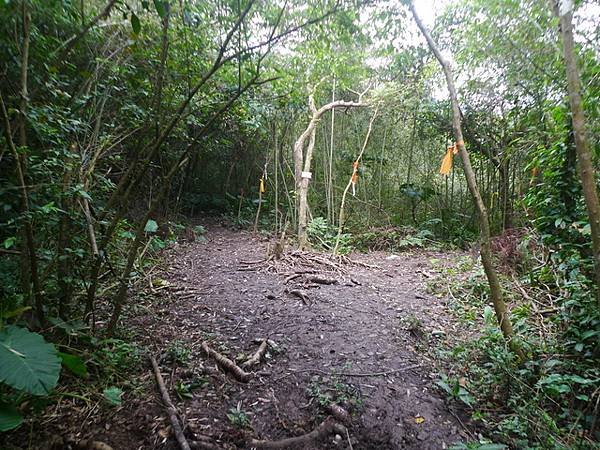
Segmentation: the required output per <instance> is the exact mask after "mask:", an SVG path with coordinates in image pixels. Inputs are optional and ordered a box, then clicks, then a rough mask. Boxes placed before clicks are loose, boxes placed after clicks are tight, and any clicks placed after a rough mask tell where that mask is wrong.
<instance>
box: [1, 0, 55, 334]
mask: <svg viewBox="0 0 600 450" xmlns="http://www.w3.org/2000/svg"><path fill="white" fill-rule="evenodd" d="M21 6H22V21H23V42H22V45H21V92H20V96H21V100H20V102H19V117H18V122H17V124H18V132H19V147H21V148H25V147H27V109H28V107H29V94H28V90H27V87H28V71H29V41H30V28H31V12H30V10H29V2H28V0H22V5H21ZM0 103H1V109H2V117H3V119H4V131H5V133H6V141H7V143H8V146H9V148H10V149H11V152H12V154H13V157H14V158H15V164H16V167H17V177H18V179H19V184H20V188H21V204H22V210H23V214H25V216H26V217H25V223H24V229H23V230H24V231H23V239H24V241H25V247H24V248H23V251H22V252H21V255H22V260H21V271H22V275H21V276H22V279H23V280H22V287H23V295H25V296H26V297H28V296H29V292H30V289H29V287H30V282H31V284H32V285H33V303H34V305H35V312H36V317H37V319H38V321H39V322H40V324H42V325H44V323H45V315H44V308H43V300H42V286H41V284H40V279H39V274H38V261H37V249H36V245H35V240H34V234H33V224H32V221H31V215H30V208H29V190H28V188H27V182H26V180H25V177H26V171H27V162H26V158H25V155H24V154H23V153H19V152H18V151H17V148H16V147H15V143H14V141H13V138H12V131H11V127H10V120H9V118H8V112H7V110H6V105H5V104H4V99H2V98H1V97H0Z"/></svg>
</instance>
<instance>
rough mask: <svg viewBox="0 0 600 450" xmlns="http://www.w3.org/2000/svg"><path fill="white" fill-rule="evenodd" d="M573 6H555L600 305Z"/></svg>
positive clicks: (595, 214) (598, 224) (599, 259)
mask: <svg viewBox="0 0 600 450" xmlns="http://www.w3.org/2000/svg"><path fill="white" fill-rule="evenodd" d="M573 6H574V5H573V1H572V0H559V1H558V2H555V3H554V10H555V11H556V13H557V14H558V17H559V18H560V32H561V35H562V40H563V57H564V60H565V66H566V69H567V90H568V92H569V103H570V105H571V118H572V121H573V132H574V134H575V150H576V151H577V162H578V166H579V176H580V178H581V184H582V186H583V196H584V198H585V205H586V207H587V213H588V217H589V220H590V230H591V234H592V246H593V251H594V263H595V269H596V300H597V301H598V306H600V204H599V202H598V188H597V184H596V172H595V170H594V164H593V160H592V153H591V152H590V149H589V145H588V140H587V136H586V119H585V112H584V110H583V104H582V100H581V80H580V77H579V69H578V67H577V56H576V54H575V41H574V39H573Z"/></svg>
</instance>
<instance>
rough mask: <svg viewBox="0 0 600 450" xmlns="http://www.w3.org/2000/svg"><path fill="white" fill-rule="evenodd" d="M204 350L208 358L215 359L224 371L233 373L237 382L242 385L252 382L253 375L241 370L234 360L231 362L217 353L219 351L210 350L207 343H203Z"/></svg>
mask: <svg viewBox="0 0 600 450" xmlns="http://www.w3.org/2000/svg"><path fill="white" fill-rule="evenodd" d="M202 350H204V352H205V353H206V354H207V355H208V356H210V357H211V358H213V359H214V360H215V361H216V362H217V364H218V365H219V367H221V368H222V369H223V370H225V371H227V372H229V373H231V375H233V377H234V378H235V379H236V380H238V381H241V382H242V383H247V382H248V381H250V378H252V374H251V373H248V372H244V370H243V369H241V368H240V367H239V366H238V365H237V364H236V363H234V362H233V361H232V360H230V359H229V358H227V357H226V356H223V355H221V354H220V353H219V352H217V351H215V350H213V349H212V348H210V347H209V346H208V343H207V342H206V341H205V342H203V343H202Z"/></svg>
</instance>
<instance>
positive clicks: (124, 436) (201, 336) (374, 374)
mask: <svg viewBox="0 0 600 450" xmlns="http://www.w3.org/2000/svg"><path fill="white" fill-rule="evenodd" d="M207 228H208V232H207V234H206V235H205V238H206V239H205V240H204V241H202V242H199V241H196V242H193V243H186V244H182V245H177V246H175V247H173V248H170V249H168V250H166V251H165V252H166V254H165V260H164V265H163V267H162V268H161V269H157V270H155V271H154V273H153V275H151V277H150V279H149V280H148V284H147V286H146V287H145V288H144V289H145V290H146V291H147V292H146V294H147V295H145V294H144V292H143V291H144V289H142V292H140V293H139V294H138V298H137V300H136V304H135V307H132V308H130V311H129V318H128V319H126V328H127V329H129V330H130V331H131V333H132V334H133V335H136V334H137V337H136V339H137V340H138V342H139V343H140V344H141V345H145V346H147V348H150V349H152V350H151V351H152V352H153V354H154V356H155V357H156V359H157V360H158V364H159V366H160V367H161V371H162V375H163V377H164V379H165V383H166V386H167V388H168V389H169V392H170V395H171V398H172V399H173V401H174V403H175V404H176V407H177V409H178V411H179V413H180V415H181V417H182V418H183V421H184V425H185V433H186V435H187V437H188V438H189V439H190V440H194V439H197V438H198V437H199V436H202V437H203V439H205V440H207V441H210V442H212V443H214V444H216V445H218V448H223V449H226V448H232V449H233V448H250V446H249V444H247V442H248V439H250V438H255V439H265V440H278V439H283V438H287V437H292V436H298V435H302V434H304V433H308V432H310V431H311V430H314V429H315V428H317V427H318V425H319V424H320V423H322V422H323V421H324V420H325V418H327V416H329V415H330V414H331V413H332V411H333V414H334V416H335V417H337V418H338V419H341V421H342V422H344V424H345V425H346V426H347V428H346V429H347V433H345V434H344V435H341V432H340V431H339V430H338V431H337V432H333V433H331V434H329V435H328V436H326V437H325V438H323V439H321V440H319V441H310V442H308V441H307V443H305V444H303V445H302V446H300V447H294V448H306V449H312V448H314V449H334V448H336V449H354V450H359V449H365V450H366V449H423V450H426V449H445V448H451V447H452V445H453V444H456V443H459V442H466V441H469V440H471V439H470V437H472V434H471V431H469V428H470V426H471V425H469V422H468V420H467V419H466V418H465V417H464V415H463V414H462V413H461V412H460V411H459V410H456V409H453V407H452V406H451V405H449V404H447V403H446V401H445V395H444V393H442V392H441V391H440V389H438V388H437V387H436V386H435V381H436V380H438V379H439V377H440V367H439V362H438V361H436V358H435V356H434V355H435V351H434V350H435V348H437V347H438V346H439V345H441V342H442V341H447V340H452V339H455V337H456V335H460V334H461V333H462V331H461V330H460V326H458V325H457V324H456V322H455V321H454V320H453V319H452V317H451V316H450V314H449V312H448V309H447V305H446V304H445V300H444V299H441V298H438V297H436V296H432V295H430V294H428V293H427V288H426V285H427V283H428V281H429V280H430V279H431V278H433V277H435V271H436V270H437V269H436V267H437V268H439V266H440V261H442V265H444V264H446V265H451V264H453V261H454V258H456V257H458V254H453V253H448V252H444V253H442V252H434V251H424V250H419V251H414V252H405V253H399V254H396V255H390V254H388V253H384V252H371V253H367V254H353V255H349V257H348V258H344V260H342V261H340V262H336V260H333V259H331V258H327V256H326V255H323V254H318V253H302V254H300V253H298V252H294V250H293V249H291V248H288V249H286V252H285V253H284V255H285V256H284V257H283V258H282V259H281V260H271V261H268V262H265V261H264V259H265V255H267V251H268V248H267V247H269V246H272V241H269V240H268V239H266V238H264V239H262V238H260V237H258V236H256V235H253V234H251V233H248V232H243V231H234V230H231V229H228V228H225V227H221V226H218V225H211V226H208V227H207ZM259 261H262V262H259ZM432 261H435V262H436V264H432ZM332 281H335V283H332V284H324V283H330V282H332ZM294 291H296V292H298V293H299V294H298V295H300V296H298V295H296V294H293V292H294ZM302 294H304V295H305V297H304V298H301V295H302ZM264 339H269V340H270V341H269V342H270V345H269V347H268V351H267V353H266V355H265V356H266V357H265V358H264V359H263V361H262V362H261V363H260V364H258V365H256V366H254V367H251V368H250V369H247V370H249V371H253V372H254V375H253V377H252V378H251V379H250V381H249V382H247V383H242V382H238V381H236V380H235V379H234V378H233V377H232V376H231V374H228V373H225V372H223V371H219V370H217V369H216V364H215V360H214V359H209V358H207V356H206V354H205V352H204V351H203V350H202V348H201V344H202V342H204V341H206V342H208V343H209V345H210V346H211V348H213V349H215V350H217V351H219V352H220V353H222V354H223V355H225V356H228V357H229V358H231V359H232V360H235V359H236V358H237V359H238V361H239V362H240V364H241V361H243V358H244V355H245V357H247V356H249V355H252V354H253V353H254V352H255V351H256V350H257V349H258V347H259V344H260V343H261V341H262V340H264ZM73 402H75V401H73ZM331 404H336V405H338V406H340V407H342V408H343V410H345V411H346V412H348V414H349V417H344V415H343V411H342V415H341V416H340V414H339V410H337V413H336V410H334V409H332V408H331V406H330V405H331ZM84 412H85V417H83V414H84ZM47 422H48V423H49V424H52V423H54V433H55V434H63V435H64V434H65V433H75V434H76V435H77V436H78V437H79V439H81V438H93V439H96V440H99V441H103V442H105V443H107V444H109V445H111V446H112V448H113V449H115V450H117V449H149V448H153V449H175V448H177V444H176V442H175V440H174V438H173V436H172V433H171V428H170V424H169V420H168V416H167V414H166V412H165V408H164V406H163V404H162V401H161V399H160V394H159V393H158V390H157V389H156V385H155V383H154V375H153V373H152V369H151V366H150V364H149V363H144V364H143V365H142V367H140V369H139V377H138V379H136V380H133V383H132V387H131V389H130V391H129V392H126V394H125V396H124V403H123V406H122V407H119V408H112V409H110V410H108V411H107V410H106V408H100V409H97V410H96V412H94V413H92V412H88V411H82V412H81V413H79V414H78V413H77V409H76V408H67V407H65V406H64V405H63V407H62V408H59V407H57V408H56V414H55V415H54V416H53V417H51V418H50V419H47ZM50 428H52V426H51V427H50ZM30 438H31V436H30ZM34 440H35V438H34ZM22 442H23V441H21V443H22ZM48 447H50V448H51V446H48ZM30 448H31V447H30ZM33 448H36V447H35V445H34V446H33Z"/></svg>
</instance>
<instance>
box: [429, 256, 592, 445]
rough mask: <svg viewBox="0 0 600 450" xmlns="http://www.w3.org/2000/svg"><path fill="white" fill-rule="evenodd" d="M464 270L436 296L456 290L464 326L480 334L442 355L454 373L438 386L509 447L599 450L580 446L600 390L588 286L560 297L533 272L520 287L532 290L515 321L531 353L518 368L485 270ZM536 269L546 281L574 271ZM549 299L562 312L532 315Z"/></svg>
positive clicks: (508, 288)
mask: <svg viewBox="0 0 600 450" xmlns="http://www.w3.org/2000/svg"><path fill="white" fill-rule="evenodd" d="M461 269H462V270H457V269H456V268H454V267H450V268H448V269H444V272H443V275H441V277H440V278H439V280H438V281H436V283H434V285H433V286H434V290H435V291H437V290H438V289H439V290H443V291H445V292H448V290H450V292H452V297H451V298H452V301H451V306H452V307H453V310H454V311H455V314H457V317H458V318H459V320H461V321H462V322H463V323H464V325H465V327H467V328H470V329H471V330H472V331H471V332H475V331H478V332H479V333H480V335H479V337H478V338H477V339H469V340H466V341H464V342H458V343H456V344H455V345H454V347H453V348H452V349H447V350H445V349H442V350H441V352H440V354H441V355H443V356H444V357H445V358H446V361H447V362H448V364H449V365H450V366H451V371H450V373H449V374H448V375H446V376H444V377H443V378H442V380H441V381H439V382H438V383H437V384H438V386H440V387H441V388H442V389H443V390H444V391H445V392H446V393H447V394H448V395H449V396H450V397H452V398H455V399H456V400H458V401H461V402H462V403H465V404H466V405H468V406H469V407H470V408H472V414H473V417H474V418H475V419H477V420H480V421H482V422H483V423H484V424H485V425H486V427H487V428H488V429H489V430H490V431H491V432H492V435H493V437H494V439H495V440H497V441H500V442H504V443H506V444H508V445H510V446H511V447H512V446H514V447H516V448H548V449H559V448H574V449H575V448H576V449H588V448H593V444H591V443H589V444H588V443H586V442H585V441H580V440H579V435H580V434H581V433H582V432H584V430H586V429H587V428H588V427H590V426H591V421H592V420H593V413H592V410H593V405H594V402H595V401H597V395H598V394H597V393H598V391H597V389H598V385H599V384H600V364H598V355H599V353H598V340H597V338H596V337H597V336H598V331H599V329H600V321H599V317H598V312H597V308H596V303H595V299H594V297H593V295H591V293H590V291H589V290H588V289H589V282H586V281H585V279H582V278H581V276H579V277H578V278H577V280H579V281H576V280H572V281H571V282H570V283H567V284H564V285H563V286H566V289H565V288H563V289H561V290H559V291H558V292H556V291H553V290H551V288H550V287H549V286H548V285H546V284H538V281H537V280H536V278H535V276H534V275H535V274H537V273H538V272H537V271H533V272H531V273H530V274H529V277H530V278H531V280H530V282H529V284H527V285H525V286H524V287H521V288H520V289H526V290H527V292H529V294H527V295H528V297H525V298H521V297H518V301H517V299H515V306H514V307H513V309H512V317H511V318H512V320H513V323H514V325H515V329H516V330H517V333H518V338H519V339H520V340H521V342H522V345H523V348H524V349H526V352H527V353H528V359H527V361H526V362H525V363H524V364H519V363H518V361H516V359H515V357H514V355H513V354H512V352H511V351H510V350H509V349H508V347H507V345H506V343H505V342H504V339H503V338H502V333H501V332H500V330H499V329H498V326H497V322H496V318H495V314H494V312H493V309H492V308H491V307H490V306H487V305H486V303H487V298H488V297H487V293H485V291H486V290H487V287H486V286H485V283H482V274H481V269H480V268H478V267H475V268H472V267H470V266H469V265H462V267H461ZM465 270H466V271H467V273H463V271H465ZM538 270H539V271H540V272H543V274H544V275H543V276H548V271H550V272H551V276H552V279H561V278H562V277H563V276H565V275H567V276H568V274H569V273H570V272H571V270H569V268H568V267H567V266H565V265H563V264H556V263H553V262H552V260H551V262H550V264H549V265H548V266H545V268H544V269H543V270H542V269H538ZM563 271H564V272H563ZM540 275H542V274H541V273H540ZM443 280H445V281H443ZM502 282H503V284H504V286H505V289H504V292H507V293H510V292H514V291H515V288H514V286H512V285H511V283H514V281H509V280H506V279H503V280H502ZM520 282H523V280H521V281H520ZM438 283H439V284H438ZM484 294H485V295H484ZM532 296H535V297H537V299H534V300H532V299H531V297H532ZM543 297H546V298H547V297H551V298H552V302H553V304H556V305H560V306H559V308H557V312H556V313H553V314H551V315H550V316H545V317H543V316H542V317H540V316H539V315H537V314H534V313H533V311H536V309H535V308H538V307H539V306H538V304H537V303H534V305H535V306H532V305H530V304H529V302H540V299H542V298H543ZM567 305H568V306H567ZM481 309H483V317H482V315H481V313H480V311H481ZM478 311H479V312H478ZM579 314H586V317H585V318H584V317H582V316H579ZM540 321H541V322H540ZM584 323H585V324H584ZM480 330H483V331H482V332H481V331H480ZM540 333H542V335H543V336H544V338H543V340H540V339H539V336H540ZM474 361H476V362H477V363H476V364H474V363H473V362H474ZM502 407H505V408H504V409H503V408H502Z"/></svg>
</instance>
